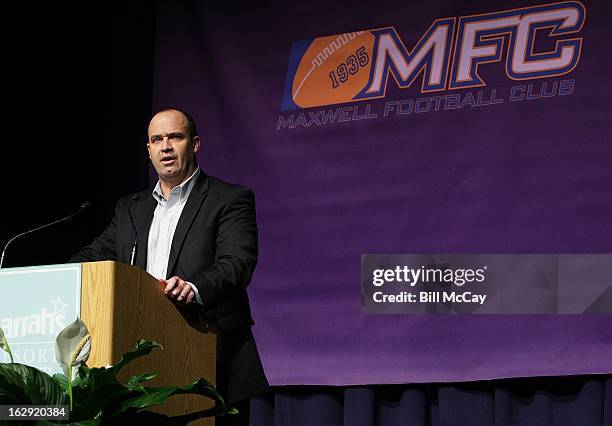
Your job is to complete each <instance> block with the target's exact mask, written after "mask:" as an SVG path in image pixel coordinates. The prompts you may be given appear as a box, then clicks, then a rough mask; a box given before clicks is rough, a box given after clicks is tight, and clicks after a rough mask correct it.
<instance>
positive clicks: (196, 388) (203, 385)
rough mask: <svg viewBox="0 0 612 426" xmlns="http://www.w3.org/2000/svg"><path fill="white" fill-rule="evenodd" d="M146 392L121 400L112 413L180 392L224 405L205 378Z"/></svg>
mask: <svg viewBox="0 0 612 426" xmlns="http://www.w3.org/2000/svg"><path fill="white" fill-rule="evenodd" d="M146 392H147V393H146V394H140V395H137V396H135V397H133V398H129V399H127V400H125V401H123V402H122V403H121V405H120V406H119V408H118V411H117V412H116V413H114V415H118V414H120V413H122V412H125V411H126V410H129V409H143V408H148V407H152V406H155V405H159V404H163V403H164V402H166V400H167V399H168V398H169V397H171V396H172V395H181V394H196V395H202V396H206V397H208V398H211V399H213V400H215V401H216V402H217V403H219V404H220V405H225V401H224V400H223V397H221V395H220V394H219V392H217V390H216V389H215V387H214V386H213V385H212V384H211V383H210V382H208V381H207V380H205V379H199V380H197V381H195V382H193V383H191V384H190V385H187V386H183V387H180V386H164V387H158V388H146Z"/></svg>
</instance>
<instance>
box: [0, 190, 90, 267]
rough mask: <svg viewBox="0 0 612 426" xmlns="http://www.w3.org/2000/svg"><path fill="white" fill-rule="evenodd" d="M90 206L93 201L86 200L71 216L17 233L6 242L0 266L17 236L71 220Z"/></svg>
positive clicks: (0, 258)
mask: <svg viewBox="0 0 612 426" xmlns="http://www.w3.org/2000/svg"><path fill="white" fill-rule="evenodd" d="M90 207H91V203H90V202H89V201H85V202H84V203H83V204H81V206H80V207H79V208H78V210H76V211H75V212H74V213H72V214H71V215H70V216H66V217H65V218H63V219H59V220H56V221H55V222H51V223H47V224H46V225H43V226H39V227H38V228H34V229H30V230H29V231H25V232H22V233H21V234H18V235H15V236H14V237H13V238H11V239H10V240H9V242H8V243H6V245H5V246H4V249H3V250H2V256H1V257H0V268H2V264H3V263H4V253H5V252H6V249H7V247H8V246H9V244H10V243H12V242H13V241H15V240H16V239H17V238H19V237H21V236H23V235H27V234H31V233H32V232H36V231H40V230H41V229H45V228H48V227H50V226H53V225H56V224H58V223H62V222H65V221H67V220H70V219H72V218H73V217H75V216H76V215H78V214H80V213H83V212H84V211H85V210H87V209H88V208H90Z"/></svg>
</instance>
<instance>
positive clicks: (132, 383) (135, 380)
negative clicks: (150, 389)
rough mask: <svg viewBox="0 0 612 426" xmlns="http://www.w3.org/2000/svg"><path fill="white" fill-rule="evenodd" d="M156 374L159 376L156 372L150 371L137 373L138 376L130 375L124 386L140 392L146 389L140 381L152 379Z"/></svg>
mask: <svg viewBox="0 0 612 426" xmlns="http://www.w3.org/2000/svg"><path fill="white" fill-rule="evenodd" d="M157 376H159V374H158V373H151V374H150V373H145V374H139V375H138V376H132V377H130V379H129V380H128V382H127V384H126V386H127V387H128V389H130V390H139V391H141V392H146V390H145V389H144V387H143V386H142V384H141V383H142V382H144V381H145V380H151V379H154V378H156V377H157Z"/></svg>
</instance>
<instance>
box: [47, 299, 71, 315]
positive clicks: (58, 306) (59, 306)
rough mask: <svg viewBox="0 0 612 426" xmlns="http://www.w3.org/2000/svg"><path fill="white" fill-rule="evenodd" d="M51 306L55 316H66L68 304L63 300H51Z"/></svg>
mask: <svg viewBox="0 0 612 426" xmlns="http://www.w3.org/2000/svg"><path fill="white" fill-rule="evenodd" d="M50 302H51V304H52V305H53V313H54V314H65V313H66V307H67V306H68V304H67V303H64V302H62V299H60V298H59V297H58V298H57V299H51V300H50Z"/></svg>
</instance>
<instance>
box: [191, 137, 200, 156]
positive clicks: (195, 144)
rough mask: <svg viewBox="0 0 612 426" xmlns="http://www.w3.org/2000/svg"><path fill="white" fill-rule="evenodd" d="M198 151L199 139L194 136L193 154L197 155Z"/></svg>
mask: <svg viewBox="0 0 612 426" xmlns="http://www.w3.org/2000/svg"><path fill="white" fill-rule="evenodd" d="M199 150H200V137H199V136H194V137H193V153H194V154H197V153H198V151H199Z"/></svg>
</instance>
